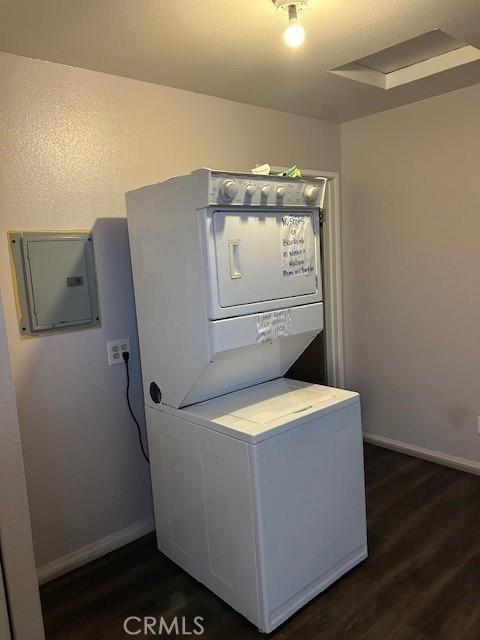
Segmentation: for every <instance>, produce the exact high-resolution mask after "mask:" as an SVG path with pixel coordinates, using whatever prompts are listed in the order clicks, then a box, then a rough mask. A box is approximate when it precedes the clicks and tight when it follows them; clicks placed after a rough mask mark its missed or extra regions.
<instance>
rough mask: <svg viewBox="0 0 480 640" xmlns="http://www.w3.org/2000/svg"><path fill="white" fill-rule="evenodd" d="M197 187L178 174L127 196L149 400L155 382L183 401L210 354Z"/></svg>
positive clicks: (170, 399) (175, 402)
mask: <svg viewBox="0 0 480 640" xmlns="http://www.w3.org/2000/svg"><path fill="white" fill-rule="evenodd" d="M194 190H195V189H194V185H193V184H192V182H191V179H190V178H176V179H173V180H170V181H168V182H165V183H161V184H159V185H153V186H150V187H145V188H143V189H138V190H136V191H132V192H130V193H127V195H126V201H127V209H128V230H129V237H130V252H131V258H132V271H133V281H134V285H135V302H136V311H137V321H138V333H139V341H140V354H141V360H142V373H143V386H144V393H145V401H146V403H151V400H150V396H149V387H150V383H151V382H152V381H154V382H156V384H157V385H158V386H159V387H160V389H161V391H162V394H163V402H165V403H167V404H169V405H171V406H173V407H179V406H180V405H181V403H182V401H183V400H184V398H185V396H186V395H187V393H188V391H189V390H190V388H191V386H192V385H193V384H194V382H195V380H196V379H197V378H198V377H199V376H200V374H201V373H202V371H203V370H204V369H205V367H206V366H207V365H208V362H209V360H210V347H209V334H208V324H207V309H206V297H205V288H204V282H203V276H202V257H201V248H200V241H199V235H198V221H197V213H196V212H195V209H194V202H193V192H194Z"/></svg>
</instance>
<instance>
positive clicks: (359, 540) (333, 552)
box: [251, 402, 367, 631]
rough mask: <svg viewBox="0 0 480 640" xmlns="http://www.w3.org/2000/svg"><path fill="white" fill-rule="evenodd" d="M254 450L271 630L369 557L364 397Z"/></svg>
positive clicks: (253, 448)
mask: <svg viewBox="0 0 480 640" xmlns="http://www.w3.org/2000/svg"><path fill="white" fill-rule="evenodd" d="M251 451H252V456H253V458H254V462H253V464H254V467H255V473H256V484H255V490H256V512H257V518H258V529H259V531H260V552H259V555H260V556H261V557H262V567H263V583H264V594H263V595H264V598H265V602H266V612H267V617H266V621H265V627H266V629H265V630H267V631H270V630H271V629H272V628H274V627H275V626H277V625H278V624H280V623H281V622H282V621H283V620H285V619H286V618H287V617H288V616H290V615H292V613H294V612H295V611H296V610H297V609H298V608H300V607H301V606H303V605H304V604H305V603H306V602H308V600H310V599H311V598H312V597H314V596H315V595H317V594H318V593H320V591H323V589H325V588H326V587H327V586H328V585H329V584H331V583H332V582H333V581H334V580H336V579H337V578H338V577H339V576H340V575H342V574H343V573H345V572H346V571H347V570H349V569H350V568H351V567H352V566H354V565H355V564H356V563H357V562H359V561H360V560H361V559H363V558H365V557H366V553H367V550H366V543H367V533H366V516H365V487H364V470H363V443H362V433H361V418H360V403H359V402H358V403H355V404H352V405H350V406H348V407H345V408H342V409H340V410H338V411H336V412H333V413H330V414H328V415H326V416H324V417H322V416H320V417H318V418H317V419H316V420H313V421H311V422H308V423H304V424H303V425H301V426H299V427H297V428H295V429H292V430H290V431H287V432H286V433H284V434H282V435H279V436H277V437H273V438H271V439H269V440H266V441H264V442H262V443H260V444H258V445H255V446H252V448H251Z"/></svg>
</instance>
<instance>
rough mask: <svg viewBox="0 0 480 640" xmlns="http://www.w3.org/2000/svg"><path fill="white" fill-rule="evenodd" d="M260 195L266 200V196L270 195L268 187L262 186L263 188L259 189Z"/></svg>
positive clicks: (266, 185)
mask: <svg viewBox="0 0 480 640" xmlns="http://www.w3.org/2000/svg"><path fill="white" fill-rule="evenodd" d="M260 193H261V195H262V198H268V196H269V195H270V187H269V186H268V184H264V185H263V187H262V188H261V189H260Z"/></svg>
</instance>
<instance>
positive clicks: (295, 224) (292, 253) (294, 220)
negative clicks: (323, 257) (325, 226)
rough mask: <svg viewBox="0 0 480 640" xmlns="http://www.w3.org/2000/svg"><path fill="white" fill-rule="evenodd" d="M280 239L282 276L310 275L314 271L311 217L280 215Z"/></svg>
mask: <svg viewBox="0 0 480 640" xmlns="http://www.w3.org/2000/svg"><path fill="white" fill-rule="evenodd" d="M281 241H282V247H281V250H282V272H283V277H284V278H291V277H292V276H309V275H312V273H314V271H315V242H314V233H313V227H312V217H311V216H308V215H303V216H301V215H293V214H292V215H289V216H282V231H281Z"/></svg>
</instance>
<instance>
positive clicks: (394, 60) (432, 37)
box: [330, 29, 480, 90]
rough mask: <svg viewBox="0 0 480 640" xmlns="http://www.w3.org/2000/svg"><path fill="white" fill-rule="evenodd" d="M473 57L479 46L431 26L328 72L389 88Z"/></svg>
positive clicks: (479, 54)
mask: <svg viewBox="0 0 480 640" xmlns="http://www.w3.org/2000/svg"><path fill="white" fill-rule="evenodd" d="M476 60H480V49H477V48H476V47H474V46H471V45H469V44H468V43H465V42H461V41H460V40H456V39H455V38H454V37H453V36H451V35H449V34H448V33H445V32H444V31H442V30H441V29H434V30H433V31H427V32H426V33H422V34H420V35H419V36H416V37H415V38H411V39H410V40H405V41H404V42H399V43H397V44H395V45H393V46H392V47H387V48H386V49H382V50H380V51H376V52H375V53H371V54H370V55H368V56H364V57H362V58H358V59H357V60H353V61H352V62H350V63H348V64H345V65H342V66H340V67H336V68H335V69H330V73H335V74H336V75H339V76H341V77H344V78H348V79H350V80H356V81H357V82H362V83H363V84H369V85H372V86H374V87H378V88H379V89H384V90H389V89H394V88H395V87H399V86H402V85H404V84H408V83H409V82H414V81H416V80H421V79H422V78H428V77H430V76H433V75H436V74H439V73H442V72H443V71H448V70H451V69H456V68H461V67H462V66H464V65H466V64H469V63H470V62H475V61H476Z"/></svg>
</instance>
